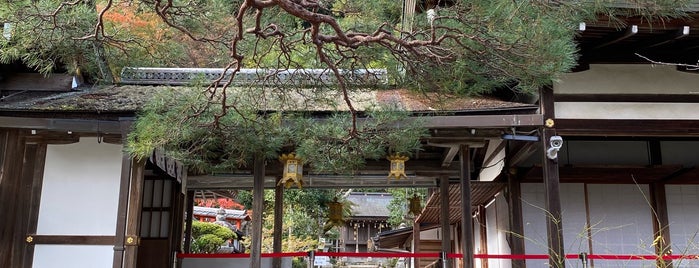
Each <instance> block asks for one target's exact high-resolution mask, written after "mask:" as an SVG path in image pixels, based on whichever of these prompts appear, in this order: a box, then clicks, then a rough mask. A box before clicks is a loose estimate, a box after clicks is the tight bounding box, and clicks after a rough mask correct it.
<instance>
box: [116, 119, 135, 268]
mask: <svg viewBox="0 0 699 268" xmlns="http://www.w3.org/2000/svg"><path fill="white" fill-rule="evenodd" d="M131 125H132V121H131V120H122V121H120V122H119V127H120V129H121V140H122V143H123V144H126V137H127V135H128V133H129V132H130V131H131ZM131 164H132V162H131V157H130V156H129V154H128V153H126V152H124V153H123V154H122V156H121V182H120V183H119V201H118V202H119V203H118V204H119V205H118V207H117V222H116V236H115V238H114V258H113V260H112V267H123V266H124V251H125V247H124V242H125V241H126V220H127V216H128V214H127V213H128V208H129V190H130V188H131V167H132V166H131Z"/></svg>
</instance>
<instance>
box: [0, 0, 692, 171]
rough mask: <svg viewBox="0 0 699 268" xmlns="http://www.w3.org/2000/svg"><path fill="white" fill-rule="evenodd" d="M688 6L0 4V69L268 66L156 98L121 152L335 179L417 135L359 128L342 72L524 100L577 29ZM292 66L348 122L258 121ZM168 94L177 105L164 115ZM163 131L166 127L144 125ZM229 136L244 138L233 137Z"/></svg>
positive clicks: (572, 49) (17, 0) (48, 0)
mask: <svg viewBox="0 0 699 268" xmlns="http://www.w3.org/2000/svg"><path fill="white" fill-rule="evenodd" d="M689 2H691V1H677V0H673V1H671V0H663V1H658V0H654V1H646V0H641V1H639V0H626V1H619V0H597V1H548V0H547V1H512V0H438V1H419V2H418V5H417V6H416V7H407V6H405V5H404V4H401V2H397V1H393V0H378V1H352V0H327V1H319V0H73V1H61V0H13V1H4V2H2V3H0V22H5V26H6V27H5V28H4V29H5V32H6V33H5V34H4V35H3V36H4V37H6V38H2V39H0V48H1V50H0V63H7V62H16V61H21V62H23V63H25V64H26V65H28V66H29V67H31V68H34V69H36V70H39V71H41V72H43V73H49V72H51V71H52V70H65V71H67V72H70V73H81V74H83V75H84V76H86V77H87V78H89V79H88V80H89V81H92V82H95V83H99V82H106V83H112V82H119V78H118V75H117V74H118V73H119V71H120V70H121V68H122V67H124V66H169V67H219V68H226V69H228V70H230V71H232V73H233V75H235V74H236V73H237V72H239V71H240V70H241V69H242V68H255V69H264V70H272V73H271V74H270V75H263V76H261V77H260V81H258V82H259V83H258V86H249V87H244V88H241V89H237V90H236V91H235V94H234V95H235V97H234V96H232V95H233V94H232V93H230V92H232V91H231V90H229V87H230V82H229V84H224V85H223V86H218V85H214V86H209V87H207V88H206V90H201V91H200V94H199V93H197V94H189V93H186V94H182V93H181V92H177V93H176V94H175V95H174V96H168V97H161V98H160V99H159V100H155V101H154V103H153V105H151V106H150V107H149V108H147V109H146V112H144V114H142V116H141V118H143V120H142V121H143V122H145V123H144V124H140V127H139V126H137V131H136V134H135V135H133V136H132V137H133V138H132V140H131V142H130V144H131V145H130V150H131V151H132V152H133V153H134V154H136V155H140V156H144V155H145V154H147V153H149V150H151V149H153V148H154V147H168V148H169V149H171V150H174V151H175V153H177V151H178V150H180V153H184V154H187V155H188V157H186V158H187V159H190V160H191V163H190V164H194V165H195V166H199V167H201V168H202V169H203V170H207V171H208V170H216V169H226V168H229V167H233V166H240V165H242V164H245V163H246V162H247V161H248V160H249V157H250V154H249V153H250V152H251V151H255V153H260V154H264V155H267V156H268V157H272V155H274V154H275V153H276V152H279V151H281V150H283V147H284V146H285V145H288V144H295V145H297V146H299V148H298V150H300V151H301V152H300V153H299V154H300V155H302V156H303V157H306V158H310V157H314V156H317V155H318V154H315V152H318V151H324V152H328V151H329V152H333V154H334V155H335V156H337V157H328V158H327V159H325V160H328V161H325V160H323V159H314V161H316V162H317V166H316V168H317V169H319V170H329V171H332V170H334V169H335V168H336V166H337V164H333V163H332V161H333V160H334V161H336V162H337V161H339V163H343V165H342V166H343V168H345V167H344V166H345V165H344V163H353V164H352V165H348V166H349V168H346V169H350V170H352V169H356V167H357V166H361V160H362V159H364V157H357V155H361V156H369V157H374V158H379V157H383V155H385V154H386V153H388V152H391V151H397V152H410V151H413V150H415V149H416V142H415V140H417V139H419V137H421V135H422V134H421V133H422V132H420V131H419V129H417V128H410V131H408V133H401V132H397V133H396V132H392V130H387V128H383V126H386V125H391V124H394V125H395V124H397V123H398V122H401V121H402V119H401V118H399V117H395V116H388V117H386V116H382V115H379V114H378V113H374V114H372V115H369V116H368V117H371V118H373V119H377V118H383V120H377V121H376V122H378V123H376V124H375V125H373V126H362V125H360V124H358V120H357V118H358V117H360V116H363V114H362V111H358V109H357V107H355V102H354V101H353V100H352V99H351V97H350V96H351V92H353V91H356V90H361V85H356V84H354V83H353V82H352V81H351V80H348V79H347V78H346V77H345V76H343V70H356V69H371V68H384V69H387V70H389V72H388V73H389V74H391V78H390V83H391V84H394V85H396V86H402V87H407V88H411V89H415V90H420V91H423V92H436V93H439V94H437V95H448V96H452V95H453V94H457V95H458V94H480V93H483V92H488V91H490V90H493V89H495V88H499V87H509V88H512V89H513V90H518V91H524V92H531V91H535V90H537V89H538V88H540V87H542V86H544V85H548V84H550V83H551V82H552V81H553V80H555V79H556V78H557V77H558V76H559V75H560V74H562V73H565V72H567V71H569V70H570V69H571V68H572V67H573V66H574V65H575V63H576V58H577V54H576V52H577V51H576V50H577V48H576V44H575V42H574V37H575V35H576V29H577V25H578V23H580V22H581V21H590V20H594V19H595V18H596V16H597V15H599V14H604V15H605V16H607V17H609V18H612V21H614V18H619V17H624V16H641V17H643V18H647V19H656V18H663V17H666V16H671V17H672V16H681V15H682V14H683V11H684V10H685V8H686V7H687V5H688V3H689ZM299 68H320V69H326V70H327V72H328V73H330V74H333V75H334V76H335V77H336V81H337V82H336V83H333V84H331V85H327V84H323V83H319V84H318V85H317V87H316V88H325V89H326V90H316V91H314V92H313V93H314V94H311V95H303V97H304V98H305V102H307V103H318V102H323V101H327V95H328V94H329V93H328V92H335V93H339V94H338V95H335V96H338V97H337V98H335V100H336V103H335V104H336V105H339V104H342V105H346V107H347V108H348V109H347V110H348V111H347V114H349V115H350V116H349V117H342V116H338V117H334V118H333V120H336V121H335V122H336V123H342V126H344V127H341V128H338V127H337V125H336V124H335V125H334V124H326V125H319V124H312V125H313V126H314V127H313V128H297V129H296V130H297V131H290V130H289V129H288V128H286V127H285V126H286V124H284V123H280V122H286V121H287V120H288V119H289V117H288V115H289V114H290V113H288V112H289V109H280V110H275V111H274V112H276V114H274V115H271V114H269V113H262V114H261V113H260V111H266V110H265V109H263V107H264V105H265V103H263V102H262V101H260V98H257V96H260V95H261V91H260V88H266V87H272V88H275V89H276V90H272V91H265V92H264V93H265V94H264V95H277V96H285V95H286V94H288V93H289V91H290V89H289V88H288V87H284V85H281V84H279V83H278V81H275V77H276V76H275V75H274V73H275V72H279V71H284V70H288V69H299ZM241 92H243V93H245V94H241ZM239 96H244V97H239ZM167 98H170V99H175V101H174V104H175V105H174V106H176V107H173V103H167V104H168V106H167V108H164V107H165V106H163V102H169V100H167ZM163 100H166V101H163ZM294 108H296V109H298V107H292V108H291V109H294ZM393 108H396V107H393ZM398 108H400V107H398ZM375 110H377V111H384V110H388V111H391V112H394V111H399V112H400V109H391V108H388V109H387V108H385V107H380V108H378V109H375ZM176 112H179V114H175V113H176ZM280 112H282V113H280ZM283 112H286V113H283ZM168 113H170V114H168ZM291 115H292V117H298V114H297V113H293V112H292V113H291ZM169 116H171V117H169ZM403 118H404V117H403ZM160 122H167V124H166V127H163V126H154V124H157V123H160ZM298 122H301V121H298ZM299 125H301V126H304V125H303V124H299ZM167 127H171V128H169V129H168V128H167ZM240 128H246V129H247V130H246V131H244V132H240V131H235V130H236V129H240ZM388 132H391V133H394V134H395V135H393V136H394V137H406V138H405V139H404V142H401V143H400V144H398V145H396V144H389V143H388V140H385V139H384V140H377V139H375V138H376V137H386V136H388V134H387V133H388ZM241 133H242V134H241ZM263 133H264V134H266V135H261V134H263ZM376 133H381V134H380V135H377V134H376ZM158 134H160V136H158ZM272 134H274V136H275V137H270V136H272ZM285 134H288V135H285ZM168 135H169V136H168ZM215 135H218V136H215ZM261 136H264V138H260V137H261ZM309 136H310V137H312V138H313V139H310V138H307V137H309ZM171 137H176V138H171ZM290 141H291V142H290ZM372 141H376V142H372ZM241 144H251V145H250V146H242V147H241ZM230 145H236V146H232V147H231V146H230ZM417 145H419V144H417ZM226 146H228V147H226ZM304 146H305V147H304ZM212 148H217V149H212ZM220 148H231V149H230V150H228V149H223V150H221V149H220ZM243 155H245V156H243ZM360 158H361V159H360ZM338 159H339V160H338ZM321 160H323V161H321ZM321 162H322V163H323V164H320V163H321Z"/></svg>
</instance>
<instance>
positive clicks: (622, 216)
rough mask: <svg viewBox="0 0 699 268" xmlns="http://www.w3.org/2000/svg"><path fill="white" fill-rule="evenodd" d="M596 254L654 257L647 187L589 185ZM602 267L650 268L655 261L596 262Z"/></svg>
mask: <svg viewBox="0 0 699 268" xmlns="http://www.w3.org/2000/svg"><path fill="white" fill-rule="evenodd" d="M588 196H589V198H588V202H589V207H590V224H591V231H592V249H593V252H594V253H595V254H624V255H646V254H653V251H654V248H653V246H652V243H653V239H654V238H653V221H652V218H651V209H650V205H649V203H648V196H649V195H648V186H647V185H616V184H589V185H588ZM594 263H595V266H601V267H651V265H653V264H654V261H639V260H634V261H613V260H595V262H594Z"/></svg>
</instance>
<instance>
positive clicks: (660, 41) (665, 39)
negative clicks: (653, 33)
mask: <svg viewBox="0 0 699 268" xmlns="http://www.w3.org/2000/svg"><path fill="white" fill-rule="evenodd" d="M689 28H690V27H689V26H688V25H684V26H682V27H680V28H679V29H678V30H676V31H675V32H673V33H670V34H667V35H664V36H662V37H660V38H657V39H655V40H651V41H650V42H648V43H645V44H644V45H642V46H641V48H642V49H649V48H654V47H658V46H662V45H665V44H668V43H672V42H675V41H677V40H679V39H682V38H685V37H687V36H689Z"/></svg>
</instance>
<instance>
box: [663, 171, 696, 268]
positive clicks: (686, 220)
mask: <svg viewBox="0 0 699 268" xmlns="http://www.w3.org/2000/svg"><path fill="white" fill-rule="evenodd" d="M697 179H699V178H697ZM665 194H666V196H667V212H668V220H669V222H670V226H669V230H670V241H671V246H672V253H673V254H675V255H683V254H699V185H667V186H665ZM675 264H676V267H699V260H681V261H675Z"/></svg>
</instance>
